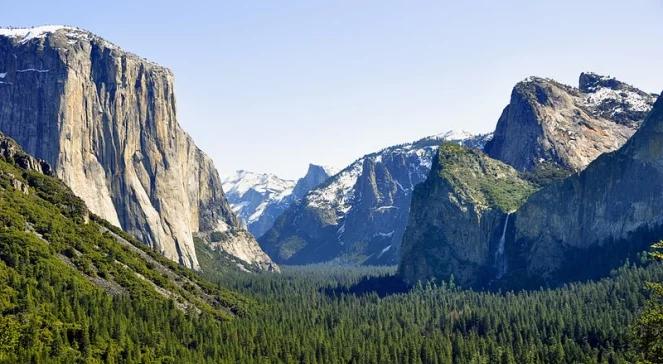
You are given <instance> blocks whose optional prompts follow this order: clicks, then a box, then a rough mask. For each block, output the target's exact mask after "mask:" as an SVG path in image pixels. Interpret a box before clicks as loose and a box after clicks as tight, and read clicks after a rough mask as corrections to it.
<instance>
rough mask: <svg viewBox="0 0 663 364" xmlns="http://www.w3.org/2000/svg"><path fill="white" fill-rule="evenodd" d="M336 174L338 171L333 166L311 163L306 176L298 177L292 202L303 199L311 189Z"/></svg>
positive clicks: (293, 190)
mask: <svg viewBox="0 0 663 364" xmlns="http://www.w3.org/2000/svg"><path fill="white" fill-rule="evenodd" d="M334 174H336V171H335V170H334V169H333V168H331V167H324V166H319V165H317V164H309V165H308V170H307V171H306V174H305V175H304V177H302V178H300V179H298V180H297V184H295V187H294V188H293V189H292V195H291V198H290V200H291V201H292V202H297V201H299V200H301V199H302V198H304V196H306V194H307V193H309V191H311V190H312V189H314V188H316V187H318V186H320V185H321V184H323V183H324V182H326V181H327V179H329V177H331V176H333V175H334Z"/></svg>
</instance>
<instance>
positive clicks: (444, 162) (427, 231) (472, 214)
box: [399, 144, 535, 287]
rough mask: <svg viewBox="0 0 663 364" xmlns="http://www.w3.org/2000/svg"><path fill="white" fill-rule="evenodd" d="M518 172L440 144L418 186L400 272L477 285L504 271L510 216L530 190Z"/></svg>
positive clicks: (410, 278)
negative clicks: (506, 233) (505, 239)
mask: <svg viewBox="0 0 663 364" xmlns="http://www.w3.org/2000/svg"><path fill="white" fill-rule="evenodd" d="M534 190H535V186H533V185H532V184H531V183H529V182H527V181H526V180H523V179H522V178H521V177H520V175H519V173H518V171H516V170H515V169H513V168H512V167H510V166H508V165H506V164H504V163H502V162H500V161H497V160H494V159H492V158H490V157H488V156H486V155H485V154H484V153H482V152H481V151H479V150H473V149H467V148H463V147H461V146H458V145H454V144H443V145H442V146H441V147H440V149H439V152H438V155H437V157H436V158H434V159H433V166H432V168H431V171H430V174H429V175H428V178H427V179H426V181H425V182H423V183H421V184H419V185H417V186H416V187H415V189H414V192H413V196H412V205H411V208H410V216H409V221H408V224H407V229H406V230H405V234H404V236H403V243H402V248H401V261H400V265H399V274H400V276H401V277H402V278H403V279H404V280H405V281H406V282H408V283H410V284H412V283H415V282H416V281H417V280H427V279H438V280H444V281H447V280H449V279H451V277H452V276H453V278H454V280H455V281H456V283H458V284H460V285H461V286H465V287H477V286H482V285H483V284H484V282H488V281H491V280H494V279H496V278H497V277H498V276H501V275H502V274H504V272H505V271H506V268H507V267H506V265H505V264H504V262H505V260H504V234H505V228H504V227H505V226H506V223H507V222H508V218H509V214H510V213H511V212H512V211H514V210H515V209H517V208H518V206H519V205H520V204H521V203H522V202H523V201H524V200H525V199H526V198H527V196H529V195H530V194H531V193H532V192H534Z"/></svg>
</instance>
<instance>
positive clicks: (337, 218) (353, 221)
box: [259, 132, 490, 264]
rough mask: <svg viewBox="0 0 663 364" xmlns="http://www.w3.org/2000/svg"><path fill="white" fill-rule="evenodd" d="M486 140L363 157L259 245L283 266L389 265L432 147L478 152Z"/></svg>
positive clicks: (437, 139)
mask: <svg viewBox="0 0 663 364" xmlns="http://www.w3.org/2000/svg"><path fill="white" fill-rule="evenodd" d="M489 138H490V135H485V134H484V135H472V134H470V133H467V132H460V133H458V132H447V133H443V134H439V135H435V136H431V137H428V138H424V139H421V140H418V141H416V142H413V143H406V144H400V145H396V146H392V147H388V148H385V149H383V150H381V151H379V152H376V153H372V154H368V155H365V156H363V157H361V158H359V159H358V160H356V161H355V162H353V163H352V164H350V165H349V166H347V167H346V168H344V169H343V170H342V171H340V172H339V173H337V174H336V175H334V176H333V177H331V178H330V179H329V180H327V182H325V183H323V184H322V185H320V186H319V187H317V188H314V189H313V190H311V191H310V192H309V193H308V194H307V195H306V196H305V197H304V199H302V201H300V202H299V203H296V204H294V205H292V206H291V207H289V208H288V209H287V210H286V211H285V212H284V213H283V215H281V216H280V217H279V218H278V219H277V220H276V223H275V224H274V227H273V228H272V229H270V230H269V231H268V232H267V233H265V235H263V236H262V237H261V238H260V239H259V242H260V244H261V246H262V247H263V249H264V250H265V251H266V252H267V253H268V254H270V256H271V257H272V259H275V260H276V261H277V262H281V263H285V264H309V263H319V262H333V263H336V264H395V263H396V262H397V261H398V252H399V247H400V240H401V237H402V234H403V230H404V229H405V224H406V222H407V215H408V211H409V205H410V197H411V192H412V189H413V188H414V186H415V185H417V184H418V183H421V182H422V181H423V180H425V178H426V175H427V174H428V171H429V169H430V166H431V159H432V157H433V155H434V154H435V151H436V150H437V147H438V145H439V144H440V143H441V142H442V141H443V140H453V141H455V142H458V143H462V144H463V145H467V146H469V147H474V148H477V147H478V148H481V147H483V145H484V144H485V142H486V141H487V140H488V139H489Z"/></svg>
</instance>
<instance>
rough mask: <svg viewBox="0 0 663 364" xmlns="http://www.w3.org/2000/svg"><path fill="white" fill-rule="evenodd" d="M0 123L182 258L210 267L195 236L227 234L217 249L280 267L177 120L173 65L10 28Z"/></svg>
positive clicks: (2, 47) (129, 227)
mask: <svg viewBox="0 0 663 364" xmlns="http://www.w3.org/2000/svg"><path fill="white" fill-rule="evenodd" d="M0 131H2V132H4V133H6V134H7V135H9V136H10V137H12V138H14V139H15V140H16V141H17V142H18V143H19V144H20V145H21V146H22V147H23V148H24V149H25V150H26V151H27V152H28V153H30V154H33V155H35V156H36V157H38V158H41V159H44V160H46V161H47V162H48V163H49V164H50V165H52V166H53V169H54V174H55V175H56V176H57V177H58V178H60V179H61V180H63V181H64V182H65V183H66V184H67V185H68V186H69V187H70V188H71V189H72V190H73V191H74V193H76V194H77V195H78V196H79V197H81V198H82V199H83V200H84V201H85V202H86V204H87V205H88V207H89V208H90V210H91V211H92V212H94V213H95V214H97V215H99V216H101V217H102V218H104V219H106V220H108V221H109V222H111V223H112V224H114V225H116V226H119V227H122V228H123V229H125V230H126V231H128V232H130V233H132V234H134V235H136V236H137V237H138V239H140V240H142V241H144V242H145V243H147V244H149V245H151V246H152V247H154V248H155V249H156V250H158V251H160V252H161V253H162V254H163V255H165V256H166V257H168V258H170V259H172V260H175V261H178V262H180V263H181V264H183V265H185V266H188V267H192V268H194V269H197V268H199V264H198V261H197V258H196V253H195V249H194V245H193V235H194V234H201V235H202V236H205V235H206V234H208V233H211V232H220V233H223V237H224V240H223V241H219V242H217V243H215V245H216V246H219V247H220V248H222V249H223V248H225V247H226V246H228V247H230V251H232V250H233V249H234V250H242V251H252V252H253V255H251V256H249V255H246V256H244V258H245V259H248V261H247V263H249V264H256V265H259V266H262V267H264V268H265V269H272V268H273V267H274V265H273V263H272V262H271V261H270V259H269V258H268V257H267V256H266V255H265V254H264V253H262V252H261V250H260V249H259V247H258V246H257V244H256V242H255V240H253V239H252V238H251V237H250V236H248V234H246V233H245V231H244V230H243V229H242V228H241V225H240V223H239V221H238V219H237V217H236V216H235V214H234V213H233V212H232V211H231V209H230V206H229V205H228V203H227V201H226V199H225V196H224V193H223V190H222V187H221V180H220V178H219V175H218V173H217V171H216V169H215V168H214V165H213V163H212V161H211V159H210V158H209V157H207V156H206V155H205V154H204V153H203V152H202V151H201V150H200V149H198V148H197V147H196V145H195V144H194V142H193V140H192V139H191V137H189V135H187V134H186V133H185V132H184V131H183V130H182V128H181V127H180V126H179V124H178V123H177V117H176V111H175V95H174V89H173V74H172V72H171V71H170V70H168V69H166V68H164V67H161V66H159V65H157V64H154V63H152V62H149V61H147V60H145V59H142V58H140V57H138V56H136V55H133V54H131V53H128V52H125V51H123V50H122V49H120V48H119V47H117V46H115V45H113V44H111V43H109V42H107V41H105V40H104V39H102V38H100V37H98V36H96V35H94V34H92V33H89V32H87V31H84V30H81V29H77V28H71V27H63V26H46V27H38V28H29V29H2V30H0ZM238 245H240V246H241V247H242V248H244V249H237V248H238V247H237V246H238Z"/></svg>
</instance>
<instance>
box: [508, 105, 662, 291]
mask: <svg viewBox="0 0 663 364" xmlns="http://www.w3.org/2000/svg"><path fill="white" fill-rule="evenodd" d="M662 185H663V99H662V98H659V99H658V101H657V102H656V104H655V106H654V109H653V110H652V112H651V113H650V115H649V116H648V117H647V119H646V120H645V122H644V123H643V125H642V126H641V127H640V129H639V130H638V131H637V132H636V134H635V135H633V137H632V138H631V139H629V141H628V142H627V143H626V144H625V145H624V146H623V147H622V148H621V149H619V150H618V151H616V152H613V153H608V154H605V155H602V156H600V157H599V158H597V159H596V160H595V161H594V162H592V163H591V164H590V165H589V166H588V167H587V168H586V169H585V170H584V171H582V172H580V173H579V174H576V175H573V176H571V177H569V178H567V179H566V180H564V181H562V182H559V183H556V184H552V185H550V186H548V187H546V188H544V189H542V190H541V191H539V192H537V193H535V194H534V195H532V197H531V198H530V199H529V200H528V201H527V202H526V203H525V204H524V205H523V206H522V207H521V208H520V209H519V210H518V211H517V213H516V214H515V216H514V219H513V226H511V224H510V227H509V231H508V234H507V251H508V250H511V251H512V253H511V254H510V255H509V260H510V262H511V266H513V267H514V270H513V272H512V275H513V276H514V277H516V276H517V277H521V279H522V281H523V282H529V283H530V285H531V286H537V285H539V284H544V285H548V284H555V283H559V282H564V281H567V280H572V279H586V278H594V277H598V276H601V275H605V274H607V272H609V270H610V269H612V268H615V267H616V266H618V265H619V264H622V263H623V262H624V260H625V259H626V258H631V259H633V258H635V257H636V254H637V253H638V252H640V251H642V250H645V249H647V248H648V246H649V245H650V244H651V243H652V242H654V241H657V240H660V239H662V238H663V214H661V211H663V189H662V188H661V186H662ZM525 278H527V280H525Z"/></svg>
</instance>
